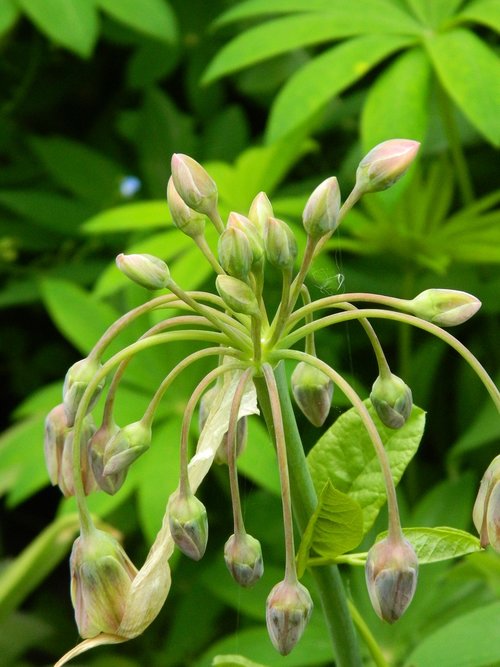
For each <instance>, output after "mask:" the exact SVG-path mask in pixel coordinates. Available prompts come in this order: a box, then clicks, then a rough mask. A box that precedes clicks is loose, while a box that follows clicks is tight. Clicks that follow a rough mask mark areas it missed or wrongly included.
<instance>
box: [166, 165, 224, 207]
mask: <svg viewBox="0 0 500 667" xmlns="http://www.w3.org/2000/svg"><path fill="white" fill-rule="evenodd" d="M172 179H173V181H174V185H175V189H176V190H177V192H178V193H179V195H180V197H181V198H182V199H183V200H184V202H185V203H186V204H187V205H188V206H189V208H192V209H193V210H195V211H198V213H204V214H205V215H208V216H209V217H212V215H213V214H214V211H215V210H216V207H217V186H216V184H215V182H214V181H213V179H212V178H211V177H210V176H209V175H208V173H207V171H206V170H205V169H204V168H203V167H202V166H201V164H199V163H198V162H196V160H193V158H192V157H189V156H188V155H183V154H182V153H174V155H172Z"/></svg>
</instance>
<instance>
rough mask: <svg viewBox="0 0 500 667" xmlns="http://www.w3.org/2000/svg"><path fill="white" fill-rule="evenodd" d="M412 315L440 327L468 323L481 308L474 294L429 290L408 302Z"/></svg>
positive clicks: (447, 290)
mask: <svg viewBox="0 0 500 667" xmlns="http://www.w3.org/2000/svg"><path fill="white" fill-rule="evenodd" d="M407 308H408V310H409V312H410V313H412V314H413V315H416V316H417V317H421V318H422V319H424V320H427V321H428V322H432V323H433V324H437V325H438V326H440V327H454V326H456V325H458V324H463V323H464V322H467V320H468V319H470V318H471V317H472V316H473V315H475V314H476V313H477V311H478V310H479V309H480V308H481V301H479V299H476V297H475V296H473V295H472V294H468V293H467V292H461V291H460V290H453V289H428V290H425V291H424V292H421V293H420V294H418V295H417V296H416V297H415V298H414V299H412V300H411V301H409V302H408V306H407Z"/></svg>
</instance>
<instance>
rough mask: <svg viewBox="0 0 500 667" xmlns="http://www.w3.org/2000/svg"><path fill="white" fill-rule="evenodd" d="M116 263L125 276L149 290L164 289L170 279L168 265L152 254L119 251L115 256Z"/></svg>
mask: <svg viewBox="0 0 500 667" xmlns="http://www.w3.org/2000/svg"><path fill="white" fill-rule="evenodd" d="M116 265H117V267H118V268H119V269H120V271H121V272H122V273H123V274H125V275H126V276H127V278H130V280H133V281H134V283H137V284H138V285H140V286H141V287H145V288H146V289H149V290H157V289H165V287H166V286H167V284H168V281H169V279H170V271H169V270H168V266H167V265H166V264H165V262H164V261H163V260H162V259H160V258H159V257H155V256H154V255H148V254H146V253H144V254H135V255H124V254H123V253H121V254H120V255H118V257H117V258H116Z"/></svg>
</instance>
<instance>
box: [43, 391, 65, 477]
mask: <svg viewBox="0 0 500 667" xmlns="http://www.w3.org/2000/svg"><path fill="white" fill-rule="evenodd" d="M69 429H70V426H69V424H68V419H67V417H66V410H65V409H64V405H63V404H62V403H60V404H59V405H56V407H55V408H53V409H52V410H51V411H50V412H49V414H48V415H47V418H46V419H45V435H44V447H43V450H44V455H45V465H46V466H47V472H48V473H49V478H50V482H51V484H52V486H55V485H56V484H57V483H58V481H59V470H60V467H61V458H62V453H63V447H64V440H65V439H66V436H67V434H68V431H69Z"/></svg>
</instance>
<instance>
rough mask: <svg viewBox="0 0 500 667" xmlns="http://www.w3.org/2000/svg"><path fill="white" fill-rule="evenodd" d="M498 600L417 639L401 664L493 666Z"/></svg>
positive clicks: (499, 658)
mask: <svg viewBox="0 0 500 667" xmlns="http://www.w3.org/2000/svg"><path fill="white" fill-rule="evenodd" d="M499 618H500V602H494V603H493V604H489V605H486V606H484V607H481V608H479V609H475V610H474V611H472V612H470V613H468V614H464V615H463V616H459V617H458V618H456V619H454V620H453V621H451V622H450V623H447V624H446V625H445V626H443V627H441V628H439V630H436V632H434V633H432V634H430V635H428V636H427V637H425V638H424V639H422V640H421V641H420V643H419V644H418V646H417V648H416V649H415V650H414V651H413V652H412V653H411V654H410V656H409V657H408V658H407V660H406V662H405V663H404V665H405V667H430V665H439V667H496V666H497V665H499V664H500V642H499V641H498V619H499Z"/></svg>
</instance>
